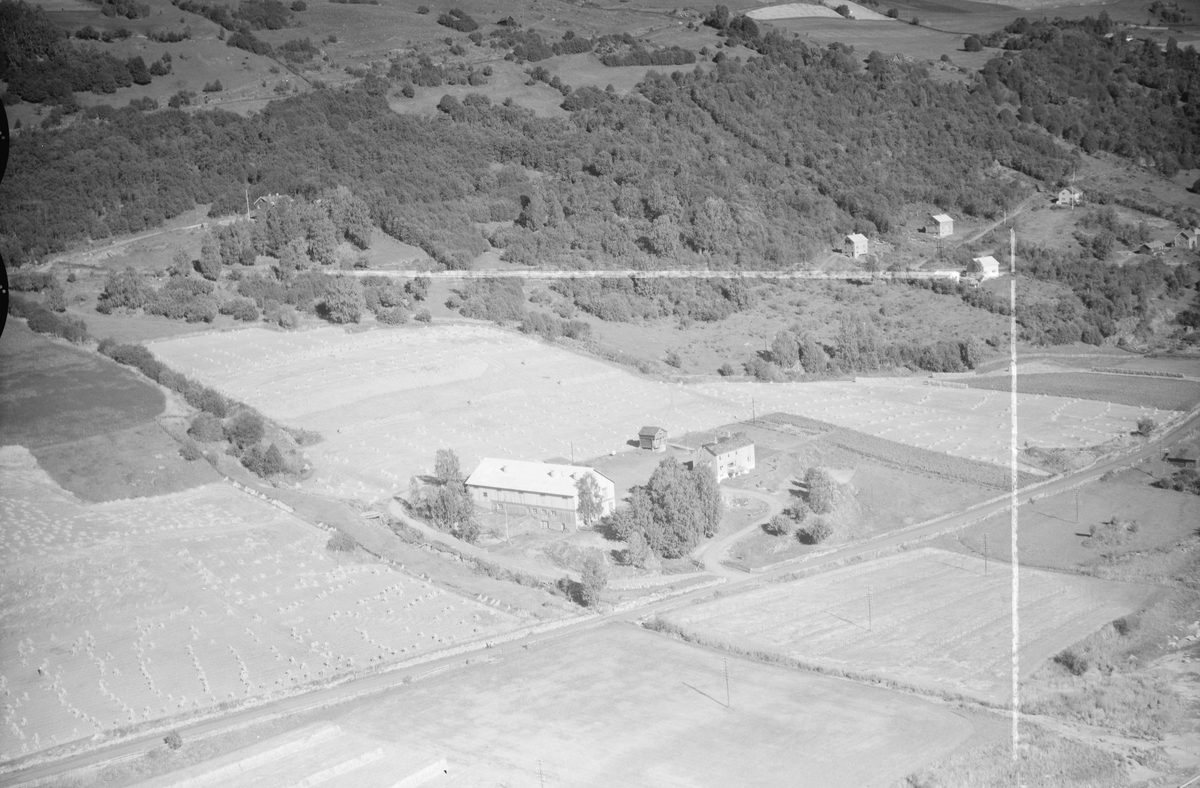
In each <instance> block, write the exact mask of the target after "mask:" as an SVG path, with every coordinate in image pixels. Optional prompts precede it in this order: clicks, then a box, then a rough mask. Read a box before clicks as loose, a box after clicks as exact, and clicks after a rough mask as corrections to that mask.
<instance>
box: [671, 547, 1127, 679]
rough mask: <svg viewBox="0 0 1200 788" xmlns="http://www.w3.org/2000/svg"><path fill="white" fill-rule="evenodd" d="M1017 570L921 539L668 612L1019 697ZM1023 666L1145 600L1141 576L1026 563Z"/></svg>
mask: <svg viewBox="0 0 1200 788" xmlns="http://www.w3.org/2000/svg"><path fill="white" fill-rule="evenodd" d="M1011 581H1012V575H1011V571H1010V568H1009V565H1007V564H1000V563H997V562H995V561H992V562H990V566H989V567H988V569H987V573H986V574H985V571H984V565H983V560H981V559H977V558H974V557H970V556H964V555H960V554H955V553H950V552H946V551H943V550H934V549H928V548H925V549H920V550H914V551H911V552H907V553H902V554H900V555H896V556H890V557H887V558H881V559H877V560H874V561H870V562H867V563H862V564H856V565H852V566H849V567H846V568H843V569H837V570H834V571H832V572H826V573H823V574H819V575H815V576H813V577H808V578H804V579H801V580H796V581H793V582H790V583H787V584H784V585H776V586H771V587H769V588H766V589H763V590H761V591H755V592H750V593H747V594H739V595H737V596H736V597H730V598H728V599H718V600H716V601H713V602H707V603H703V604H701V605H697V606H694V607H691V608H688V609H687V610H683V611H679V612H673V613H671V614H669V615H668V616H667V619H668V620H669V621H670V622H672V623H675V624H677V625H679V626H681V627H683V628H684V629H685V630H688V631H692V632H698V633H701V634H703V635H705V636H708V637H712V638H717V639H720V640H724V641H726V642H729V643H733V644H736V645H737V646H738V647H739V648H751V649H760V650H762V651H766V652H772V653H777V654H781V655H785V656H788V657H792V658H795V659H799V660H803V661H805V662H808V663H812V664H815V665H820V666H823V667H826V668H830V669H836V670H843V671H849V672H853V673H858V674H869V675H873V676H879V677H881V678H886V679H891V680H895V681H900V682H903V683H905V684H909V685H915V686H918V687H922V688H925V689H928V690H932V691H941V692H950V693H957V694H962V695H966V696H968V697H975V698H979V699H982V700H987V701H991V702H993V703H1005V702H1006V700H1007V699H1008V698H1009V697H1010V683H1009V681H1010V676H1011V654H1010V643H1011V628H1010V623H1009V621H1010V614H1011V608H1010V604H1011V603H1010V599H1011V596H1010V591H1011ZM1020 588H1021V590H1020V594H1021V597H1020V599H1021V604H1020V612H1021V628H1020V632H1021V648H1020V655H1021V672H1022V676H1027V675H1029V674H1030V673H1031V672H1032V671H1033V670H1035V669H1036V668H1037V666H1038V665H1039V664H1041V663H1042V662H1043V661H1044V660H1046V659H1048V658H1049V657H1050V656H1052V655H1053V654H1056V653H1057V652H1058V651H1060V650H1061V649H1063V648H1064V647H1066V646H1068V645H1070V644H1071V643H1074V642H1075V641H1077V640H1079V639H1081V638H1083V637H1084V636H1086V635H1087V634H1089V633H1090V632H1092V631H1093V630H1095V629H1097V628H1099V627H1100V626H1102V625H1104V624H1107V623H1108V622H1109V621H1111V620H1113V619H1114V618H1117V617H1119V616H1121V615H1124V614H1126V613H1130V612H1132V611H1133V610H1136V609H1137V607H1138V606H1139V605H1140V604H1141V603H1142V601H1144V600H1145V599H1146V598H1147V597H1148V596H1149V593H1150V592H1149V590H1148V589H1147V588H1144V587H1142V586H1135V585H1128V584H1120V583H1111V582H1106V581H1099V580H1093V579H1090V578H1081V577H1072V576H1068V575H1061V574H1055V573H1049V572H1044V571H1039V570H1022V572H1021V586H1020Z"/></svg>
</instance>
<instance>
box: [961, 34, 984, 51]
mask: <svg viewBox="0 0 1200 788" xmlns="http://www.w3.org/2000/svg"><path fill="white" fill-rule="evenodd" d="M963 49H965V50H966V51H967V52H982V51H983V43H982V42H981V41H980V40H979V37H978V36H967V38H966V40H965V41H963Z"/></svg>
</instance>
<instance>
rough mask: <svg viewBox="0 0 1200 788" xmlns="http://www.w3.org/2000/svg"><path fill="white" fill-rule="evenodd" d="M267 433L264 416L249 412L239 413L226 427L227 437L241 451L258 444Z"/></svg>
mask: <svg viewBox="0 0 1200 788" xmlns="http://www.w3.org/2000/svg"><path fill="white" fill-rule="evenodd" d="M265 432H266V430H265V426H264V424H263V420H262V416H259V415H258V414H257V413H254V412H253V411H249V410H243V411H239V412H238V414H237V415H236V416H234V417H233V418H232V419H230V420H229V422H228V423H227V424H226V425H225V437H226V438H227V439H228V440H229V442H230V443H232V444H235V445H236V446H237V447H238V448H241V449H244V448H246V447H247V446H253V445H254V444H256V443H258V442H259V441H260V440H262V439H263V435H264V434H265Z"/></svg>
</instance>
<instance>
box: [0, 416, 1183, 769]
mask: <svg viewBox="0 0 1200 788" xmlns="http://www.w3.org/2000/svg"><path fill="white" fill-rule="evenodd" d="M1198 426H1200V409H1194V410H1192V411H1191V412H1190V413H1189V414H1188V416H1187V418H1186V419H1184V420H1183V421H1181V422H1180V423H1179V424H1178V425H1177V426H1176V427H1174V428H1172V429H1170V430H1167V431H1166V432H1164V433H1163V434H1162V435H1160V436H1159V437H1158V438H1157V439H1154V440H1151V441H1148V442H1147V443H1146V444H1145V445H1144V446H1143V447H1142V448H1140V449H1138V450H1136V451H1134V452H1131V453H1129V454H1126V455H1123V456H1121V457H1117V458H1115V459H1112V460H1108V461H1106V462H1103V463H1099V464H1097V465H1095V466H1093V467H1091V468H1089V469H1086V470H1083V471H1080V472H1078V473H1075V474H1071V475H1069V476H1064V477H1061V478H1058V479H1055V480H1053V481H1050V482H1043V483H1040V484H1038V485H1035V488H1036V489H1034V488H1029V487H1027V488H1025V489H1024V490H1023V491H1022V492H1021V498H1022V499H1026V500H1028V497H1029V496H1030V495H1031V494H1036V495H1039V496H1042V495H1052V494H1055V493H1059V492H1063V491H1065V490H1068V489H1070V488H1072V487H1075V486H1078V485H1080V484H1084V483H1086V482H1089V481H1092V480H1094V479H1097V478H1099V477H1100V476H1102V475H1103V474H1105V473H1107V472H1108V471H1110V470H1117V469H1119V468H1123V467H1126V466H1129V465H1131V464H1133V463H1136V462H1138V461H1140V460H1143V459H1146V458H1148V457H1151V456H1153V455H1155V454H1156V453H1157V452H1159V451H1161V450H1162V448H1163V447H1164V446H1167V445H1170V444H1172V443H1174V442H1175V441H1178V440H1179V439H1180V438H1182V437H1183V436H1184V435H1186V434H1187V433H1188V432H1189V431H1191V430H1192V429H1195V428H1197V427H1198ZM1008 508H1009V498H1008V497H1007V496H1006V497H1005V498H1004V499H1003V500H999V501H993V502H991V503H985V504H982V505H979V506H974V507H971V508H969V509H966V510H964V511H963V512H959V513H957V514H952V515H948V516H945V517H941V518H938V519H936V520H932V521H930V522H927V523H923V524H921V525H919V526H916V527H914V528H911V529H909V530H907V531H902V532H896V533H890V534H885V535H882V536H879V537H876V538H874V539H868V540H866V541H863V542H859V543H857V544H850V545H846V546H844V547H841V548H837V549H834V550H831V551H830V552H828V553H825V554H823V555H809V556H805V557H804V558H801V559H798V560H795V561H790V562H787V563H786V564H785V565H782V566H778V567H774V568H769V569H767V570H765V571H761V572H760V573H758V574H755V575H753V576H751V577H747V578H744V579H740V580H731V581H729V582H727V583H726V584H724V585H723V586H722V587H721V594H722V595H724V596H728V595H729V594H732V593H736V592H739V591H748V590H751V589H754V588H758V587H760V586H762V585H763V584H764V583H765V582H767V581H770V580H773V579H777V578H781V577H783V576H785V575H787V574H789V573H792V572H795V571H797V570H801V569H803V570H806V571H810V572H812V571H819V570H822V569H829V568H833V567H836V566H839V565H841V564H842V563H844V562H845V561H847V560H850V559H853V558H869V557H871V556H872V555H874V554H876V553H878V552H880V551H886V550H889V549H894V548H896V547H898V546H899V545H901V544H904V543H906V542H910V541H914V540H920V539H924V538H927V537H930V536H933V535H935V534H938V533H942V532H944V531H950V530H954V529H956V528H960V527H962V526H964V525H967V524H968V523H972V522H975V521H977V520H980V519H983V518H985V517H989V516H991V515H994V514H996V513H999V512H1003V511H1005V510H1007V509H1008ZM712 594H713V590H712V589H711V588H706V589H699V590H696V591H692V592H688V593H685V594H680V595H679V596H676V597H671V598H668V599H663V600H659V601H656V602H651V603H649V604H646V605H642V606H639V607H633V608H630V609H627V610H619V611H609V612H607V613H602V614H599V615H592V616H585V617H581V618H580V619H579V620H577V621H575V622H574V623H571V624H567V625H564V626H559V627H557V628H556V629H553V630H549V631H540V632H535V633H533V634H530V635H526V636H524V637H522V638H519V639H515V640H512V641H508V642H506V643H505V644H504V645H503V646H502V647H500V652H501V653H503V652H504V651H509V650H512V649H524V648H531V647H535V646H536V645H537V644H539V643H542V642H546V641H550V640H558V639H561V638H566V637H573V636H575V635H577V634H579V633H581V632H586V631H589V630H592V629H595V628H596V627H598V626H602V625H604V624H607V623H610V622H614V621H627V622H629V621H635V620H637V619H641V618H645V617H647V616H652V615H655V614H658V613H662V612H666V611H668V610H673V609H676V608H679V607H683V606H686V605H689V604H692V603H694V602H698V601H701V600H703V599H706V598H708V597H710V596H711V595H712ZM474 645H475V646H476V650H475V651H473V652H468V653H467V654H456V655H454V656H448V657H442V658H439V659H433V660H430V661H428V662H425V663H422V664H419V665H412V666H409V667H405V668H400V669H396V670H392V671H389V672H385V673H378V674H374V675H368V676H365V677H362V678H358V679H355V680H353V681H349V682H346V683H344V684H340V685H338V686H334V687H329V688H326V689H320V690H315V691H313V692H309V693H306V694H303V695H298V696H296V697H292V698H287V699H285V700H280V701H275V702H272V703H268V704H264V705H262V706H258V707H255V708H251V709H244V710H242V711H238V712H234V713H232V714H229V715H227V716H224V717H221V718H218V719H212V720H207V721H204V722H200V723H196V724H194V725H190V726H184V727H181V728H179V733H180V735H181V736H182V737H183V739H184V741H190V740H195V739H201V738H207V737H211V736H215V735H218V734H221V733H224V732H228V731H232V730H237V729H239V728H244V727H248V726H250V725H253V724H255V723H258V722H262V721H266V720H269V719H274V718H277V717H280V716H283V715H287V714H294V713H297V712H300V711H304V710H308V709H315V708H320V707H322V706H329V705H333V704H337V703H341V702H344V701H346V700H349V699H352V698H356V697H360V696H364V695H369V694H372V693H377V692H382V691H384V690H388V689H393V688H396V687H399V686H402V685H403V684H404V683H406V682H407V681H411V680H413V679H416V678H420V677H421V676H423V675H428V674H431V673H434V672H441V671H443V670H447V669H450V668H463V667H466V666H467V665H469V664H471V663H472V662H474V661H477V660H479V659H482V658H484V655H485V654H488V653H490V652H488V651H487V649H488V648H489V646H488V644H487V643H486V642H478V643H476V644H474ZM161 746H162V734H161V732H159V733H154V734H149V735H146V736H142V737H139V738H135V739H130V740H128V741H125V742H121V743H119V744H115V745H113V746H111V747H105V748H103V749H99V750H96V751H93V752H88V753H83V754H80V755H75V756H71V757H69V758H66V759H63V760H60V761H56V762H51V763H46V764H39V765H35V766H30V767H27V768H23V769H19V770H16V771H13V772H9V773H8V774H4V775H0V788H3V787H4V786H18V785H23V786H24V785H37V784H42V783H44V781H46V780H49V779H51V778H53V777H55V776H58V775H62V774H64V773H67V772H71V771H75V770H78V769H84V768H89V767H95V766H97V765H100V764H105V763H112V762H119V761H125V760H131V759H133V758H137V757H139V756H141V755H144V754H145V753H148V752H150V751H152V750H155V749H158V748H159V747H161Z"/></svg>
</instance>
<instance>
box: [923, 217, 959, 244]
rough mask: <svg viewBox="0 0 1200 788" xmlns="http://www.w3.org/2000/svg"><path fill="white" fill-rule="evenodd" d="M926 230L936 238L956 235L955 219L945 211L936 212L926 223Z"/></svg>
mask: <svg viewBox="0 0 1200 788" xmlns="http://www.w3.org/2000/svg"><path fill="white" fill-rule="evenodd" d="M925 232H926V233H927V234H929V235H932V236H933V237H934V238H946V237H947V236H951V235H954V220H953V219H952V218H950V217H949V216H947V215H946V214H944V213H936V214H934V215H932V216H930V217H929V220H928V221H927V222H926V223H925Z"/></svg>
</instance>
